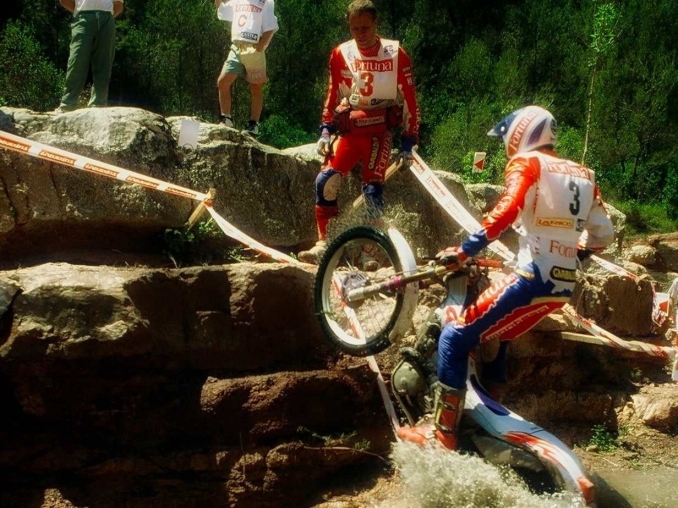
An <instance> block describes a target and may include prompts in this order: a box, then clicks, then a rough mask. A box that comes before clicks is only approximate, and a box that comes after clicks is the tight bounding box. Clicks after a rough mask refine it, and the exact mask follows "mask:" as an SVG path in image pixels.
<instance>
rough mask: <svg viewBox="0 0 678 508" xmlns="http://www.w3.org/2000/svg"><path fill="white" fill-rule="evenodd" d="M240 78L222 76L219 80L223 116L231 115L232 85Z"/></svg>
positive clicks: (233, 75) (220, 104)
mask: <svg viewBox="0 0 678 508" xmlns="http://www.w3.org/2000/svg"><path fill="white" fill-rule="evenodd" d="M237 77H238V76H237V75H236V74H220V75H219V79H218V80H217V86H218V87H219V106H220V107H221V114H222V115H229V116H230V115H231V85H232V84H233V82H234V81H235V78H237Z"/></svg>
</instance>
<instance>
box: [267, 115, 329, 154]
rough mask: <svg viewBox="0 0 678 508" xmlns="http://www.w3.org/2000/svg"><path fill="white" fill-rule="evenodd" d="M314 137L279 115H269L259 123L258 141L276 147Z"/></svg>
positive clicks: (283, 146)
mask: <svg viewBox="0 0 678 508" xmlns="http://www.w3.org/2000/svg"><path fill="white" fill-rule="evenodd" d="M315 139H316V137H315V136H314V135H313V134H309V133H308V132H307V131H305V130H304V129H302V128H301V127H300V126H299V125H298V124H295V123H292V122H290V121H289V120H287V119H286V118H284V117H282V116H279V115H271V116H269V117H268V118H266V119H265V120H264V121H263V122H261V124H260V125H259V141H261V142H262V143H266V144H267V145H271V146H275V147H276V148H288V147H291V146H299V145H304V144H306V143H311V142H313V141H315Z"/></svg>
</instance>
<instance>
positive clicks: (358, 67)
mask: <svg viewBox="0 0 678 508" xmlns="http://www.w3.org/2000/svg"><path fill="white" fill-rule="evenodd" d="M352 66H353V71H354V72H358V71H368V72H391V71H392V70H393V60H354V61H353V63H352Z"/></svg>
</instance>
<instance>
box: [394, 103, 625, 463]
mask: <svg viewBox="0 0 678 508" xmlns="http://www.w3.org/2000/svg"><path fill="white" fill-rule="evenodd" d="M488 135H489V136H494V137H500V138H502V139H503V141H504V145H505V147H506V154H507V155H508V157H509V161H508V164H507V166H506V170H505V176H504V185H505V186H506V190H505V192H504V193H503V194H502V196H501V198H500V199H499V202H498V203H497V205H496V206H495V207H494V209H493V210H492V211H491V212H490V214H489V215H488V216H487V217H486V218H485V220H483V223H482V227H481V229H480V230H479V231H478V232H476V233H474V234H472V235H470V236H469V237H468V239H467V240H466V241H465V242H464V243H462V244H461V246H458V247H450V248H448V249H445V250H444V251H442V252H440V253H438V255H437V257H438V258H439V260H440V262H441V263H443V264H449V263H452V262H454V261H455V260H456V261H458V262H462V263H463V262H464V261H465V260H466V259H467V258H468V257H470V256H475V255H477V254H478V253H479V252H480V251H481V250H482V249H484V248H485V247H487V245H488V244H489V243H490V242H492V241H493V240H496V239H498V238H499V236H500V235H501V234H502V233H503V232H504V231H505V230H506V229H508V228H509V227H510V226H512V225H513V227H514V228H515V229H516V230H517V231H518V233H519V234H520V241H519V251H518V258H517V265H516V268H515V269H514V271H513V273H511V274H510V275H507V276H506V277H505V278H504V279H503V280H501V281H498V282H496V283H494V284H492V285H491V286H490V287H489V288H487V289H486V290H485V291H484V292H483V293H481V294H480V296H479V297H478V298H477V300H476V301H475V302H474V303H473V304H472V305H470V306H469V307H468V308H466V309H465V310H464V312H463V314H462V315H461V316H460V318H459V319H458V320H456V321H453V322H450V323H449V324H448V325H446V326H445V328H444V329H443V331H442V333H441V335H440V340H439V343H438V383H437V387H436V394H435V402H434V408H435V409H434V418H433V420H434V423H433V424H427V425H422V426H416V427H403V428H402V429H401V430H400V431H399V434H400V437H401V438H403V439H406V440H409V441H414V442H417V443H419V444H424V443H426V442H428V440H430V439H433V437H434V436H435V438H436V439H437V441H438V442H440V443H441V444H442V445H443V446H444V447H446V448H448V449H452V450H455V449H457V446H458V442H457V429H458V425H459V421H460V419H461V415H462V412H463V409H464V399H465V393H466V390H465V388H466V375H467V362H468V354H469V352H470V351H471V350H472V349H473V348H475V347H476V346H478V345H479V344H480V343H483V342H486V341H489V340H492V339H499V340H501V341H508V340H513V339H515V338H517V337H518V336H519V335H521V334H523V333H525V332H527V331H528V330H529V329H531V328H532V327H533V326H535V325H536V324H537V323H538V322H539V321H540V320H541V319H542V318H544V317H545V316H546V315H548V314H549V313H551V312H553V311H554V310H556V309H559V308H561V307H562V306H563V305H564V304H565V303H567V302H568V301H569V299H570V296H571V295H572V291H573V289H574V285H575V281H576V278H577V277H576V267H577V259H578V258H579V259H580V260H581V259H585V258H586V257H588V256H590V255H591V254H592V253H593V252H595V251H600V250H602V249H604V248H605V247H606V246H607V245H609V244H610V243H612V241H613V240H614V228H613V227H612V221H611V220H610V217H609V216H608V214H607V212H606V210H605V206H604V204H603V201H602V198H601V195H600V192H599V191H598V187H597V186H596V183H595V174H594V172H593V171H592V170H590V169H588V168H586V167H584V166H581V165H580V164H577V163H576V162H572V161H569V160H566V159H562V158H560V157H558V155H557V154H556V153H555V152H554V151H553V147H554V144H555V141H556V121H555V119H554V117H553V115H551V113H550V112H548V111H547V110H545V109H544V108H541V107H539V106H528V107H525V108H522V109H519V110H517V111H515V112H513V113H511V114H510V115H509V116H507V117H506V118H504V119H503V120H502V121H501V122H499V123H498V124H497V125H496V126H495V127H494V128H493V129H492V130H490V131H489V132H488Z"/></svg>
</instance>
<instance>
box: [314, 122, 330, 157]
mask: <svg viewBox="0 0 678 508" xmlns="http://www.w3.org/2000/svg"><path fill="white" fill-rule="evenodd" d="M315 147H316V150H317V152H318V155H322V156H325V155H327V154H328V153H329V151H330V131H329V129H328V128H326V127H325V128H323V129H322V130H321V132H320V139H318V142H317V143H316V145H315Z"/></svg>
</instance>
